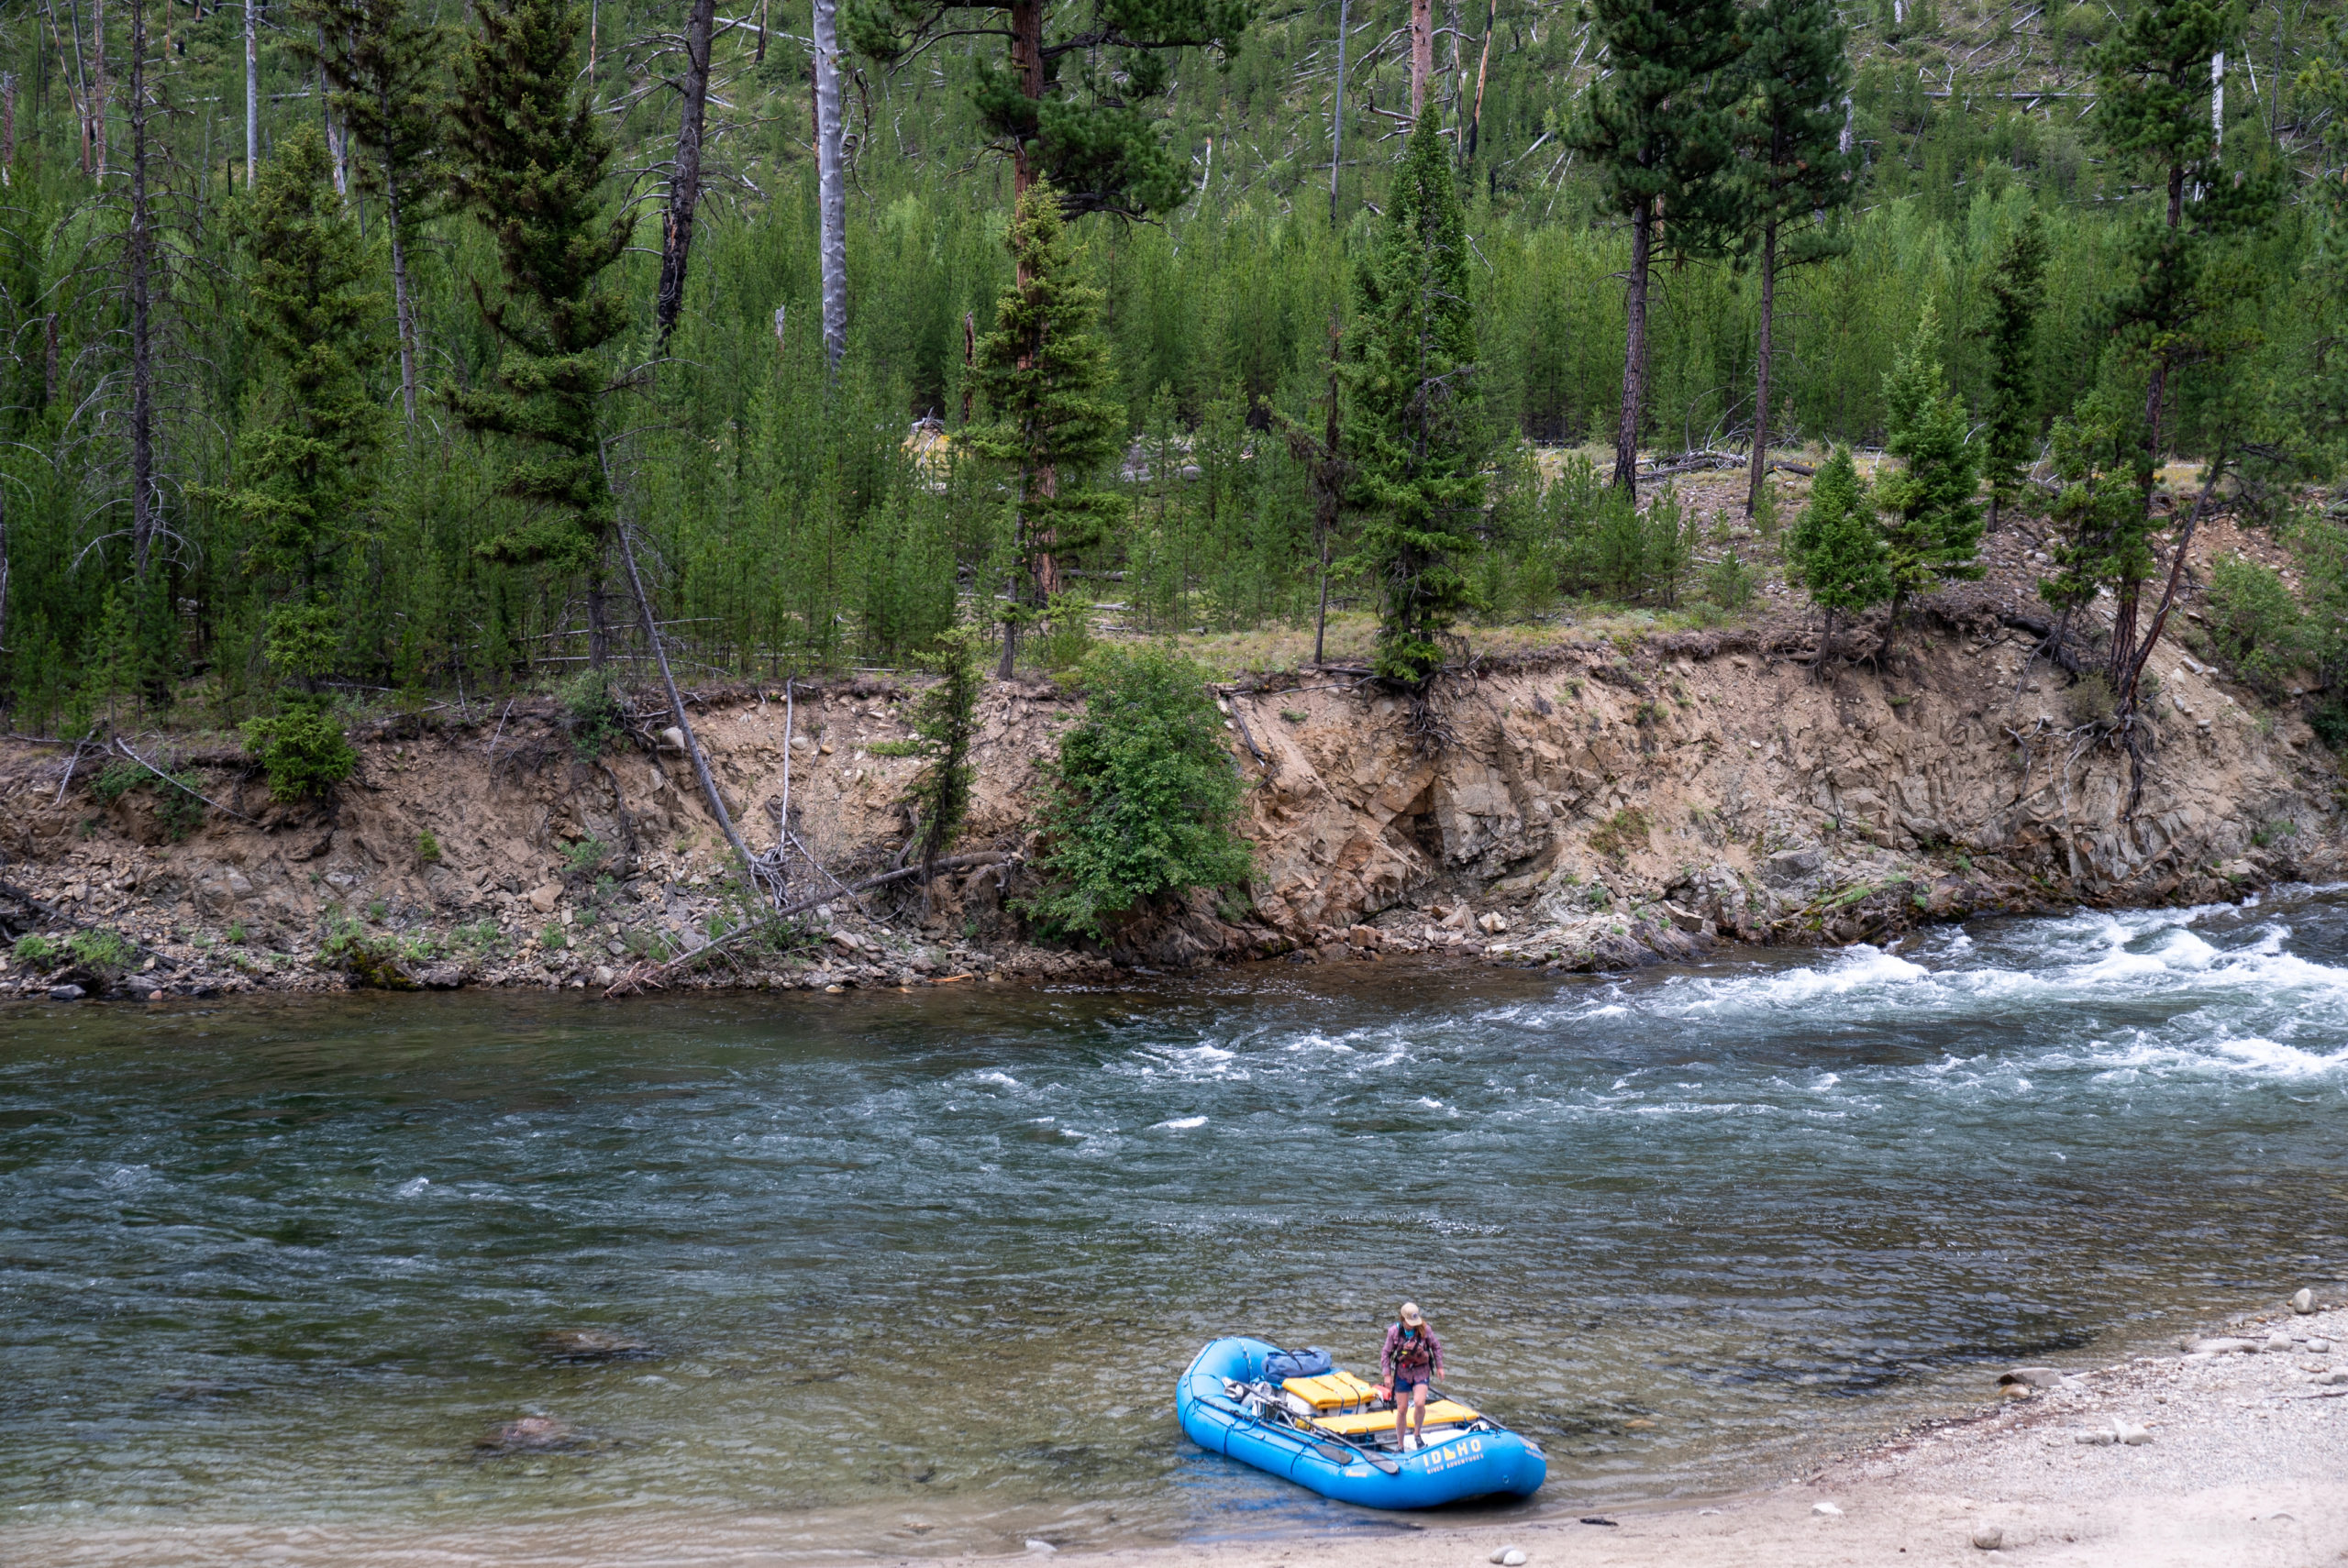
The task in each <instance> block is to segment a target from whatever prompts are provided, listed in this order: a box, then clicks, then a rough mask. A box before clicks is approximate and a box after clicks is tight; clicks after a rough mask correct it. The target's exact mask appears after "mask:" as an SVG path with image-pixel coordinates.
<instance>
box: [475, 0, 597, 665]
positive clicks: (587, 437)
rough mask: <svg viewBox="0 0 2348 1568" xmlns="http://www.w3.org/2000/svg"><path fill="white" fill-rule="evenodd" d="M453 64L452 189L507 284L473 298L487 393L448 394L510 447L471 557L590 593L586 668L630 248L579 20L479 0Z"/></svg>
mask: <svg viewBox="0 0 2348 1568" xmlns="http://www.w3.org/2000/svg"><path fill="white" fill-rule="evenodd" d="M473 15H474V31H473V35H472V37H471V39H470V40H469V41H468V43H467V45H466V47H465V50H464V51H463V53H462V54H461V56H460V58H459V60H458V62H457V97H456V102H455V104H454V105H452V109H451V116H452V118H453V120H454V122H455V128H454V133H453V137H452V139H453V141H454V143H455V147H454V149H453V153H452V161H453V162H454V164H455V172H454V177H453V179H452V181H451V183H452V186H453V188H454V190H455V192H456V194H457V197H458V199H459V200H460V202H462V203H463V204H464V205H465V207H466V208H467V209H468V210H470V211H471V213H472V215H474V217H475V218H477V219H478V220H479V221H480V223H481V225H482V227H483V228H484V229H486V230H487V231H488V233H489V237H490V238H491V240H492V241H493V243H494V244H495V246H496V248H497V252H498V259H499V262H500V267H501V271H502V272H503V273H504V279H503V287H502V290H501V297H500V298H499V299H498V300H497V302H496V303H495V304H492V303H490V299H489V292H488V290H487V289H486V288H485V287H484V286H483V285H482V282H481V281H480V280H478V279H476V280H475V281H474V282H473V293H474V298H475V299H476V300H477V301H479V302H480V305H481V312H482V321H483V323H484V324H485V325H486V326H488V327H489V329H490V331H491V332H492V334H493V335H494V337H496V340H497V344H498V348H499V358H498V365H497V372H496V378H495V382H494V384H493V385H490V386H482V385H478V384H477V385H475V386H474V387H471V388H463V387H458V388H451V389H450V390H449V393H448V397H449V403H450V404H451V406H453V407H454V408H455V410H456V413H457V416H458V418H459V420H460V422H461V423H462V424H463V425H464V426H465V427H466V428H467V429H469V430H471V431H473V432H475V433H476V434H479V435H483V436H502V437H504V438H505V439H506V440H508V441H510V442H511V443H513V447H512V453H511V456H510V458H509V460H508V462H507V465H506V468H505V473H504V484H503V485H502V487H501V489H502V492H503V493H504V495H505V496H506V497H508V498H509V499H511V500H512V501H514V502H516V503H518V504H517V514H516V515H515V518H514V520H513V522H512V523H511V525H509V526H507V527H504V529H502V530H500V531H499V532H498V533H497V534H496V535H495V536H493V537H492V538H491V539H490V540H489V541H488V542H487V543H485V544H483V545H482V546H481V547H480V551H481V553H482V556H483V557H485V558H488V559H491V560H494V561H501V562H504V563H505V564H508V565H514V566H544V567H548V568H551V569H555V570H558V571H567V572H579V573H582V574H584V576H585V578H586V580H587V624H588V657H589V658H590V660H591V661H592V663H593V665H594V666H595V668H602V666H603V664H604V658H605V656H606V654H607V653H608V651H609V645H610V624H609V620H608V618H607V616H606V614H605V600H606V593H605V588H606V584H607V572H608V569H609V560H608V557H609V554H610V548H611V545H612V541H613V530H614V528H615V524H616V520H617V514H616V512H615V507H614V504H613V498H612V490H611V484H610V481H609V479H608V478H607V476H606V472H605V469H604V449H603V434H604V433H603V419H602V410H603V400H604V397H605V396H606V395H608V394H609V393H610V392H612V391H613V390H614V389H613V383H612V378H611V375H610V373H609V371H608V370H607V368H606V367H605V364H604V349H605V348H606V347H607V346H608V345H609V344H610V343H611V342H612V340H613V339H614V338H615V337H618V336H619V335H620V333H621V331H622V330H623V329H624V328H625V327H626V325H627V308H626V304H623V302H622V301H621V300H620V298H619V296H618V294H617V293H615V292H614V291H613V290H612V289H611V288H610V287H609V286H608V284H607V282H606V281H605V278H604V274H605V272H606V271H609V269H610V268H611V266H612V264H613V263H614V262H615V261H617V260H618V259H619V258H620V254H621V252H622V251H624V250H626V248H627V238H628V224H627V219H626V216H625V215H613V214H612V213H611V212H610V211H609V210H608V207H607V201H606V195H605V193H604V173H605V171H606V170H607V169H608V167H609V166H610V163H611V159H612V142H611V136H610V133H609V132H608V131H607V130H605V128H604V125H603V123H602V121H601V119H600V118H599V117H598V116H596V114H595V111H594V105H593V103H592V102H591V101H590V100H589V98H588V96H587V95H586V94H584V93H583V92H582V93H581V94H580V95H578V96H576V97H574V96H573V95H572V83H574V82H575V81H576V80H578V77H579V43H580V34H581V22H582V20H583V17H582V15H581V9H580V7H579V6H578V5H577V4H576V3H575V0H475V5H474V9H473Z"/></svg>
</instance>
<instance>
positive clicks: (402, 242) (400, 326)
mask: <svg viewBox="0 0 2348 1568" xmlns="http://www.w3.org/2000/svg"><path fill="white" fill-rule="evenodd" d="M380 101H381V103H382V107H383V123H384V124H385V125H389V124H391V120H392V99H391V90H390V89H389V88H388V87H385V88H382V90H381V93H380ZM383 229H384V232H385V233H386V234H388V235H389V236H390V237H391V241H392V315H393V322H394V326H395V327H396V329H397V331H398V333H399V337H400V406H401V408H402V409H403V410H404V411H405V413H406V414H407V428H408V434H409V435H411V436H413V435H414V434H415V302H414V301H413V299H412V298H411V297H410V295H409V293H408V282H407V234H406V231H405V230H404V229H403V228H402V227H401V226H400V174H399V167H398V165H397V164H396V163H395V162H394V161H393V158H392V151H391V149H390V148H388V147H386V148H385V149H383Z"/></svg>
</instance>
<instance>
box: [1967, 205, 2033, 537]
mask: <svg viewBox="0 0 2348 1568" xmlns="http://www.w3.org/2000/svg"><path fill="white" fill-rule="evenodd" d="M1983 286H1984V287H1985V288H1986V289H1987V291H1988V295H1989V319H1988V323H1987V325H1986V326H1984V328H1983V330H1982V336H1983V337H1986V338H1988V342H1989V406H1988V409H1987V410H1986V414H1987V418H1986V421H1985V423H1986V424H1987V425H1988V429H1987V431H1986V432H1985V440H1984V446H1985V448H1986V449H1985V451H1984V453H1983V460H1982V468H1983V469H1984V470H1985V471H1986V472H1987V474H1988V480H1989V529H1990V531H1991V532H1993V533H1994V532H1995V531H1996V529H1997V526H1998V513H1999V509H2000V508H2002V507H2004V506H2007V505H2010V504H2011V503H2012V502H2013V499H2014V497H2015V496H2017V495H2019V494H2021V484H2022V476H2023V474H2024V472H2025V471H2026V470H2027V469H2028V468H2029V466H2030V462H2031V458H2032V454H2033V451H2034V449H2035V447H2037V444H2038V316H2039V313H2040V312H2041V311H2042V310H2043V309H2044V308H2045V304H2046V224H2045V220H2044V219H2043V218H2042V217H2041V216H2040V215H2039V211H2038V209H2037V208H2036V207H2034V206H2033V207H2032V208H2031V209H2030V210H2029V211H2028V212H2027V213H2025V214H2023V215H2022V220H2021V226H2020V227H2018V228H2016V229H2015V230H2014V232H2013V233H2012V234H2010V235H2009V236H2007V237H2006V242H2005V244H2004V245H2003V246H2001V247H2000V248H1999V251H1998V260H1997V265H1996V267H1995V268H1994V269H1993V270H1992V271H1991V272H1990V274H1989V278H1988V282H1987V283H1986V284H1984V285H1983Z"/></svg>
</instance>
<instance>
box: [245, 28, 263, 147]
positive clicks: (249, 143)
mask: <svg viewBox="0 0 2348 1568" xmlns="http://www.w3.org/2000/svg"><path fill="white" fill-rule="evenodd" d="M259 172H260V0H245V188H246V189H247V190H250V189H251V188H252V183H253V177H254V176H255V175H256V174H257V173H259Z"/></svg>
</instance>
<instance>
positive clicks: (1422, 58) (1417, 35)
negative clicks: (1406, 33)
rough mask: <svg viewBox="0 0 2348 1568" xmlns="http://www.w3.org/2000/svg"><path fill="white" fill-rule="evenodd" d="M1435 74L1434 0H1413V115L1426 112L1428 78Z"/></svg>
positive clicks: (1413, 117) (1415, 116) (1414, 116)
mask: <svg viewBox="0 0 2348 1568" xmlns="http://www.w3.org/2000/svg"><path fill="white" fill-rule="evenodd" d="M1432 75H1434V0H1411V117H1412V119H1414V120H1415V119H1417V118H1418V117H1419V116H1421V115H1422V114H1423V113H1425V112H1426V106H1427V78H1428V77H1430V76H1432Z"/></svg>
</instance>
